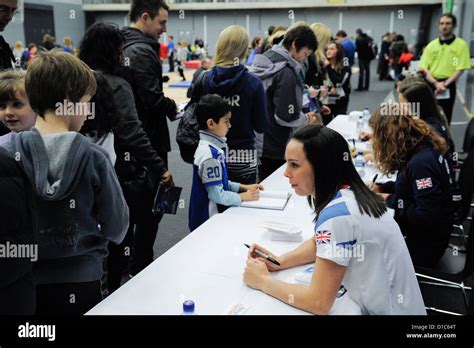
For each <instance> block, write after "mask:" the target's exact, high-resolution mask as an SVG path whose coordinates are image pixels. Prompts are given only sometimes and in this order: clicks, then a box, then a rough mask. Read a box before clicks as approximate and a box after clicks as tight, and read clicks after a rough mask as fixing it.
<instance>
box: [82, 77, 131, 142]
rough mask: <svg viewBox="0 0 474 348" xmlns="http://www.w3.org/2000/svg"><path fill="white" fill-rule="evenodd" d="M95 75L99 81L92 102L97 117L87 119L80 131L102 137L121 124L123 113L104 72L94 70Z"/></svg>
mask: <svg viewBox="0 0 474 348" xmlns="http://www.w3.org/2000/svg"><path fill="white" fill-rule="evenodd" d="M94 76H95V79H96V81H97V92H96V94H95V95H94V96H93V97H92V99H91V103H94V105H95V117H94V118H93V119H87V120H86V121H85V122H84V125H83V126H82V128H81V131H80V132H81V133H82V134H88V135H90V136H92V137H94V136H96V137H97V138H102V136H104V135H105V134H108V133H110V132H112V130H113V129H114V128H116V127H118V126H119V125H120V124H121V121H122V114H121V113H120V110H117V108H116V106H115V103H114V97H113V91H112V87H111V86H110V84H109V83H108V82H107V79H106V78H105V76H104V74H103V73H101V72H99V71H94Z"/></svg>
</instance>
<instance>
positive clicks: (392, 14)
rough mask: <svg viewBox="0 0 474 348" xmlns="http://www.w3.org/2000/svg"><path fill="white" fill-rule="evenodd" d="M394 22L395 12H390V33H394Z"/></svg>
mask: <svg viewBox="0 0 474 348" xmlns="http://www.w3.org/2000/svg"><path fill="white" fill-rule="evenodd" d="M394 21H395V12H393V11H392V12H390V27H389V29H388V31H389V32H390V33H393V24H394Z"/></svg>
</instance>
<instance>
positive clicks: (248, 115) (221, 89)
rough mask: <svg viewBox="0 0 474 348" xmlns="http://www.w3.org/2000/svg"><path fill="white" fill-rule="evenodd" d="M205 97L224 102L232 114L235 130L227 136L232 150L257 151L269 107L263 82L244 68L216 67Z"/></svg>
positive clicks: (212, 70)
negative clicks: (214, 95)
mask: <svg viewBox="0 0 474 348" xmlns="http://www.w3.org/2000/svg"><path fill="white" fill-rule="evenodd" d="M204 93H205V94H208V93H217V94H219V95H220V96H222V97H223V98H225V99H226V100H227V101H228V102H229V104H230V106H231V112H232V119H231V124H232V127H231V128H230V130H229V133H227V136H226V137H227V144H228V146H229V149H255V133H254V131H255V132H257V133H263V132H264V131H265V130H266V129H267V126H268V117H267V104H266V98H265V91H264V89H263V86H262V82H261V81H260V79H259V78H258V77H256V76H255V75H253V74H251V73H250V72H249V71H248V70H247V68H246V67H245V66H244V65H237V66H232V67H221V66H215V67H214V68H212V69H211V70H210V71H208V72H207V73H206V78H205V81H204Z"/></svg>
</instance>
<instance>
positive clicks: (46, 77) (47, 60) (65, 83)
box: [25, 49, 97, 117]
mask: <svg viewBox="0 0 474 348" xmlns="http://www.w3.org/2000/svg"><path fill="white" fill-rule="evenodd" d="M96 88H97V84H96V81H95V77H94V74H93V73H92V70H91V69H90V68H89V67H88V66H87V64H86V63H84V62H83V61H81V60H80V59H78V58H76V57H74V56H73V55H72V54H70V53H67V52H64V51H62V50H58V49H54V50H52V51H45V52H41V53H40V54H38V55H37V56H36V58H35V59H33V61H32V62H31V63H30V65H29V66H28V70H27V71H26V77H25V89H26V94H27V95H28V100H29V102H30V106H31V108H32V109H33V110H34V111H35V112H36V113H37V114H38V115H39V116H41V117H44V115H45V113H46V112H47V111H54V110H55V109H56V107H57V105H56V104H57V103H61V104H63V103H64V100H65V99H67V98H69V101H71V102H73V103H77V102H79V101H80V100H81V98H82V97H84V96H85V95H86V94H89V95H91V96H93V95H94V94H95V91H96Z"/></svg>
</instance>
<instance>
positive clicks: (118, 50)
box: [79, 22, 125, 74]
mask: <svg viewBox="0 0 474 348" xmlns="http://www.w3.org/2000/svg"><path fill="white" fill-rule="evenodd" d="M124 43H125V39H124V38H123V35H122V33H121V32H120V29H119V27H118V26H117V25H116V24H114V23H104V22H97V23H94V24H93V25H92V26H91V27H89V29H87V31H86V33H85V35H84V37H83V38H82V40H81V43H80V45H79V58H80V59H82V60H83V61H84V62H85V63H86V64H87V65H89V66H90V67H91V68H92V69H94V70H102V71H103V72H106V73H110V74H114V73H116V72H117V71H118V70H120V69H121V68H122V53H123V45H124Z"/></svg>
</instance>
